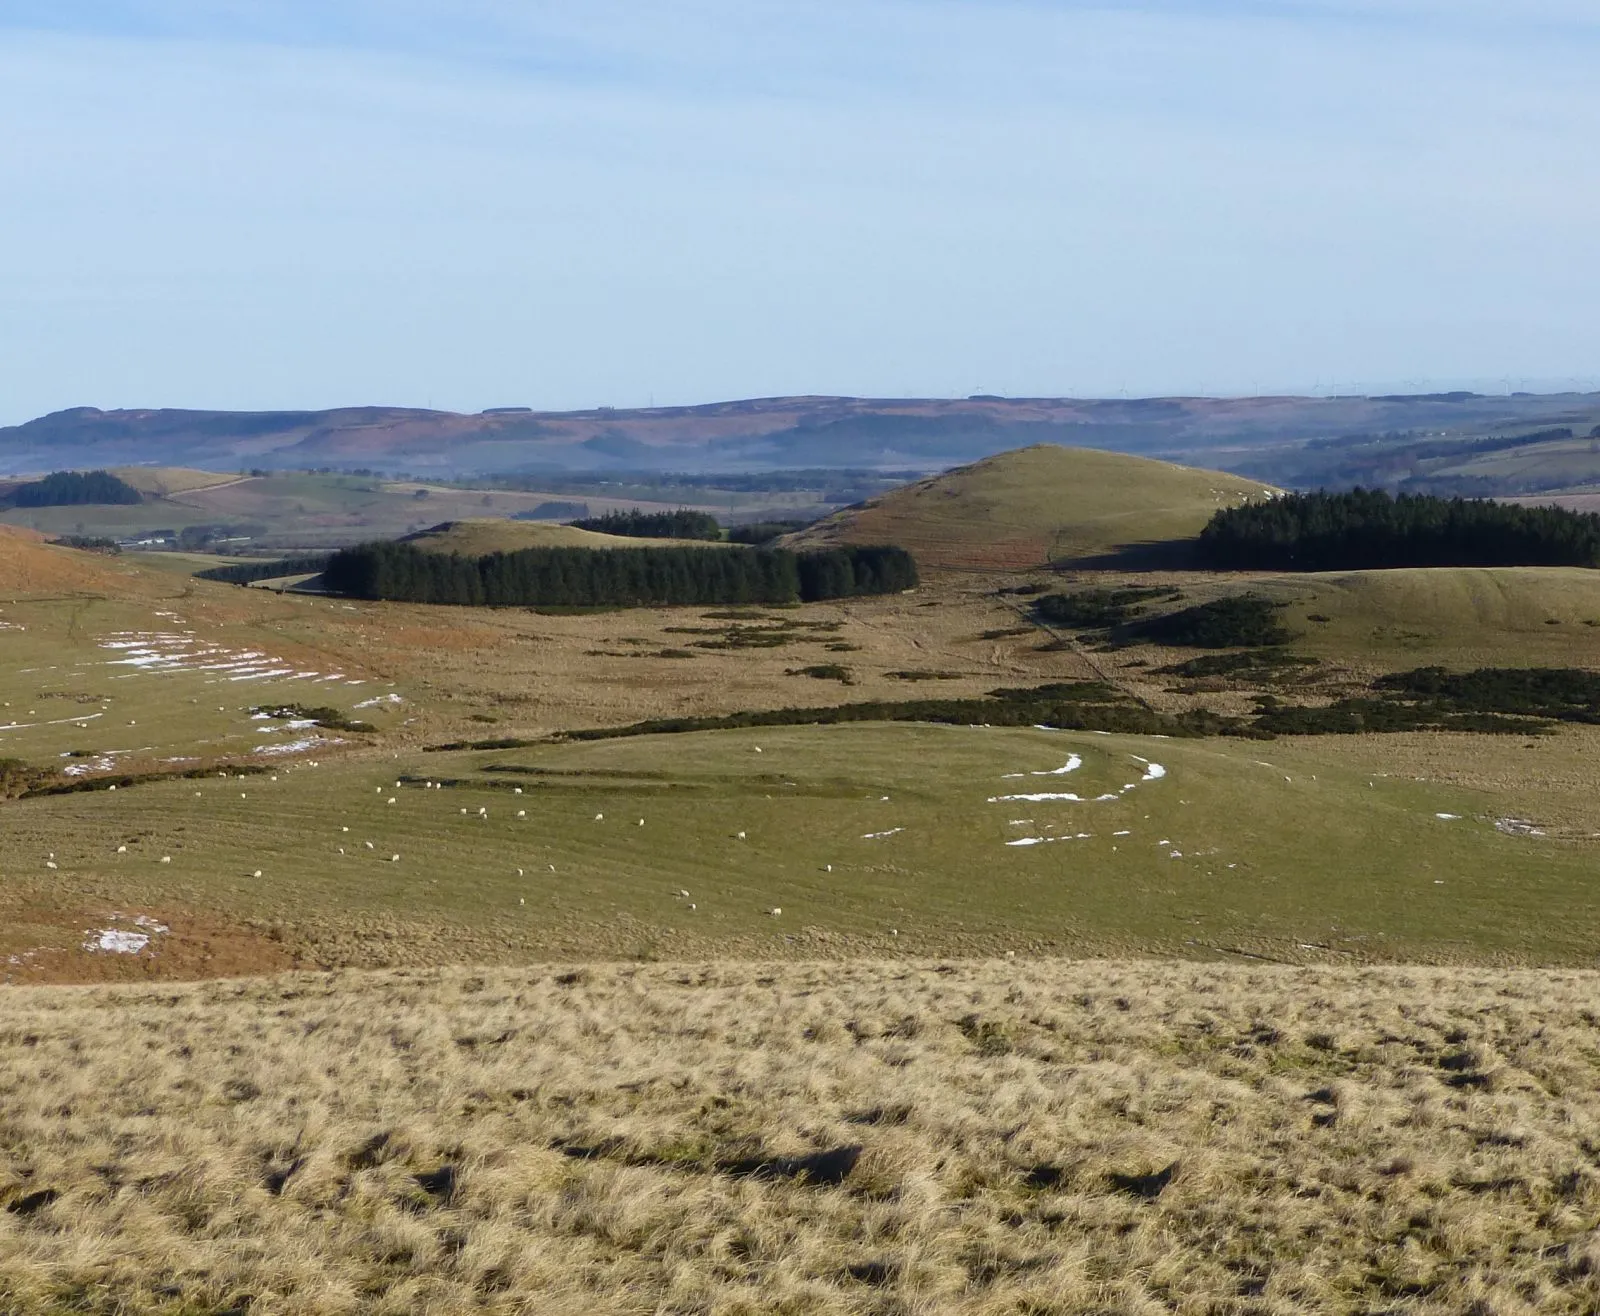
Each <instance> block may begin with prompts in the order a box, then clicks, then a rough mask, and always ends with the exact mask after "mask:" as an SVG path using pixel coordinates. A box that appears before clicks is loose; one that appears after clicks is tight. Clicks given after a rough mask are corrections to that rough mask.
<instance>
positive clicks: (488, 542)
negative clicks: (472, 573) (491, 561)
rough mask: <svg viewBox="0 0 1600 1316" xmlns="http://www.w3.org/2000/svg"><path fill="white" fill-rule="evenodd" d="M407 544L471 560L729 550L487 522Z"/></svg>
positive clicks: (436, 531) (437, 531)
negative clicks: (536, 553)
mask: <svg viewBox="0 0 1600 1316" xmlns="http://www.w3.org/2000/svg"><path fill="white" fill-rule="evenodd" d="M405 542H406V543H408V544H415V545H416V546H417V547H418V548H425V549H428V550H429V551H430V552H434V553H462V554H465V555H467V556H469V557H478V556H482V555H483V554H485V553H515V552H516V551H517V550H519V549H523V548H727V547H730V545H728V544H726V543H712V542H710V541H708V540H700V539H641V538H637V537H634V536H629V535H606V534H601V533H600V532H599V531H596V530H580V529H579V528H578V527H577V526H575V525H554V524H550V523H541V522H537V521H497V520H488V519H479V520H468V521H445V522H443V523H441V524H439V525H436V526H431V527H430V528H428V529H427V530H422V531H419V532H418V533H416V534H414V535H407V536H405Z"/></svg>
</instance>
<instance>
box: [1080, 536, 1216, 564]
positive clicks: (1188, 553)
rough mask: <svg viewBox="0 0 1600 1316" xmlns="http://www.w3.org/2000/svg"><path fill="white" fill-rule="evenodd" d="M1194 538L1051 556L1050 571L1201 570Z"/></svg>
mask: <svg viewBox="0 0 1600 1316" xmlns="http://www.w3.org/2000/svg"><path fill="white" fill-rule="evenodd" d="M1198 547H1199V542H1198V541H1197V540H1194V539H1158V540H1150V541H1147V542H1145V543H1139V544H1123V545H1121V546H1120V547H1118V548H1115V549H1113V550H1112V551H1111V552H1109V553H1091V554H1087V555H1085V556H1082V557H1058V558H1051V560H1050V564H1049V565H1050V570H1052V571H1200V570H1203V569H1204V567H1205V564H1204V563H1203V562H1202V561H1201V560H1200V554H1199V552H1198V551H1197V550H1198Z"/></svg>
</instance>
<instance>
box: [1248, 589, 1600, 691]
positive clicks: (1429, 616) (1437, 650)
mask: <svg viewBox="0 0 1600 1316" xmlns="http://www.w3.org/2000/svg"><path fill="white" fill-rule="evenodd" d="M1234 583H1235V582H1231V581H1230V584H1234ZM1248 588H1251V589H1254V590H1256V591H1257V592H1259V593H1262V594H1265V595H1267V596H1268V597H1271V598H1277V599H1279V600H1282V601H1285V602H1288V603H1289V605H1290V606H1289V607H1288V608H1287V609H1286V611H1285V613H1284V621H1285V623H1286V624H1287V625H1289V626H1290V628H1291V629H1292V630H1295V631H1297V632H1299V634H1300V638H1298V639H1296V640H1295V641H1294V648H1295V649H1296V650H1297V651H1303V652H1305V653H1308V654H1312V655H1315V656H1319V657H1321V656H1326V657H1333V658H1344V659H1347V660H1350V661H1354V662H1358V663H1366V664H1369V665H1371V664H1384V665H1389V666H1416V665H1420V664H1421V663H1423V662H1437V663H1440V664H1442V665H1445V666H1449V667H1457V668H1466V667H1479V666H1504V667H1541V666H1576V667H1584V666H1593V665H1594V664H1595V663H1596V661H1597V660H1600V571H1593V570H1586V569H1584V568H1581V567H1427V568H1423V567H1416V568H1401V569H1395V570H1389V571H1350V572H1326V573H1315V574H1309V575H1303V576H1294V575H1279V576H1272V577H1267V578H1263V579H1261V580H1259V581H1253V582H1251V584H1250V585H1249V586H1248ZM1314 618H1315V619H1318V620H1313V619H1314Z"/></svg>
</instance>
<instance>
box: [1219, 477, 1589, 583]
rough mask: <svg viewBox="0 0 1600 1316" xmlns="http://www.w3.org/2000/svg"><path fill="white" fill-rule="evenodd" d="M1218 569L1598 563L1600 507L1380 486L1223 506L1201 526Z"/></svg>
mask: <svg viewBox="0 0 1600 1316" xmlns="http://www.w3.org/2000/svg"><path fill="white" fill-rule="evenodd" d="M1199 556H1200V560H1201V561H1202V562H1203V563H1204V564H1205V565H1207V566H1209V567H1214V568H1217V569H1219V570H1263V569H1264V570H1274V571H1349V570H1358V569H1364V568H1373V567H1519V566H1529V567H1531V566H1541V567H1556V566H1561V567H1593V566H1600V515H1596V514H1595V513H1592V512H1571V511H1568V510H1566V509H1565V508H1561V507H1523V506H1519V505H1515V504H1511V503H1496V502H1489V501H1487V500H1483V499H1465V498H1436V497H1433V496H1431V495H1427V494H1400V495H1399V496H1398V497H1390V495H1388V494H1387V493H1384V492H1382V491H1381V490H1376V489H1354V490H1351V491H1349V492H1347V493H1309V494H1288V495H1286V496H1284V497H1282V498H1275V499H1273V500H1272V501H1270V502H1264V503H1249V504H1246V505H1245V506H1243V507H1230V508H1225V509H1223V510H1222V511H1220V512H1218V513H1217V514H1216V515H1215V516H1213V517H1212V518H1211V520H1210V522H1209V523H1208V524H1207V525H1206V527H1205V529H1204V530H1202V531H1201V532H1200V544H1199Z"/></svg>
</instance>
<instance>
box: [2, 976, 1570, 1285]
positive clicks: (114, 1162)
mask: <svg viewBox="0 0 1600 1316" xmlns="http://www.w3.org/2000/svg"><path fill="white" fill-rule="evenodd" d="M1597 990H1600V981H1597V980H1596V978H1595V977H1594V976H1593V975H1592V974H1574V973H1505V972H1489V971H1476V970H1475V971H1438V970H1415V969H1400V970H1382V971H1379V970H1367V971H1363V972H1349V971H1338V970H1327V969H1319V970H1283V969H1274V968H1271V967H1266V966H1253V967H1231V968H1223V967H1219V966H1194V965H1158V964H1150V963H1107V962H1089V963H1070V964H1069V963H1063V962H1060V961H1031V960H1027V959H1019V960H1017V961H1012V962H1002V963H990V964H984V965H979V964H970V963H938V964H935V963H929V962H926V961H923V962H899V963H894V964H886V963H866V964H857V965H850V966H841V965H837V964H826V965H817V964H790V965H781V964H779V965H774V964H748V965H730V964H710V963H676V964H660V965H645V966H614V965H606V966H597V965H591V966H573V965H562V966H559V967H550V968H543V969H538V968H536V969H522V970H513V971H488V972H464V971H457V972H450V973H394V974H381V975H350V974H343V975H338V976H333V977H325V976H314V975H294V976H290V977H287V978H280V979H276V980H273V981H255V982H237V983H225V984H208V985H204V986H197V987H192V988H181V987H180V988H172V987H168V986H164V987H161V988H159V989H157V990H149V989H127V988H122V989H98V990H88V991H85V990H83V989H39V990H36V991H32V992H28V993H12V994H10V996H9V998H8V1000H7V1002H6V1005H7V1015H6V1024H5V1027H4V1029H3V1030H0V1100H3V1102H4V1105H5V1108H6V1122H7V1123H6V1126H7V1129H8V1131H9V1136H8V1137H7V1139H6V1140H5V1142H4V1144H3V1145H0V1202H3V1203H4V1205H5V1207H6V1209H5V1211H4V1212H0V1305H3V1306H4V1307H5V1308H6V1309H7V1310H8V1311H13V1312H19V1313H24V1312H27V1313H31V1312H56V1311H85V1312H96V1313H101V1312H103V1313H110V1312H113V1311H115V1312H118V1313H123V1314H125V1316H174V1314H175V1313H179V1312H183V1313H191V1312H192V1313H201V1312H205V1313H219V1312H222V1311H224V1310H242V1309H245V1308H246V1307H248V1308H249V1309H250V1310H260V1311H273V1312H277V1311H285V1312H288V1311H293V1312H316V1313H319V1316H339V1314H341V1313H352V1314H353V1313H357V1312H363V1313H364V1312H370V1311H385V1312H387V1311H394V1312H401V1311H424V1310H425V1311H429V1312H435V1313H440V1314H441V1316H453V1314H454V1313H466V1312H479V1313H495V1314H503V1316H511V1313H523V1312H528V1311H534V1310H536V1311H538V1312H540V1313H550V1314H551V1316H579V1314H580V1313H590V1312H597V1311H603V1312H639V1313H644V1312H653V1311H685V1312H686V1311H694V1312H705V1313H719V1314H729V1316H731V1314H733V1313H750V1312H755V1311H763V1312H767V1311H772V1312H792V1313H800V1312H805V1313H821V1314H823V1316H898V1314H899V1313H905V1312H909V1311H920V1312H941V1313H944V1312H948V1313H956V1314H957V1316H1000V1314H1001V1313H1016V1312H1032V1313H1046V1312H1060V1313H1068V1312H1072V1313H1077V1312H1156V1311H1160V1312H1175V1313H1180V1316H1291V1314H1295V1316H1298V1314H1300V1313H1318V1314H1326V1316H1334V1314H1335V1313H1338V1314H1339V1316H1343V1313H1348V1312H1358V1311H1359V1312H1378V1311H1383V1312H1406V1313H1416V1316H1446V1314H1447V1313H1448V1314H1449V1316H1457V1314H1459V1313H1463V1312H1472V1313H1483V1314H1487V1313H1497V1314H1501V1316H1533V1313H1535V1312H1537V1313H1543V1314H1546V1316H1578V1314H1579V1313H1588V1312H1593V1311H1594V1310H1596V1308H1597V1306H1600V1279H1597V1276H1600V1244H1597V1241H1596V1237H1595V1234H1594V1232H1593V1225H1594V1219H1595V1212H1596V1209H1597V1203H1600V1176H1597V1174H1596V1172H1595V1169H1594V1164H1593V1162H1594V1156H1593V1146H1592V1134H1593V1129H1594V1128H1595V1126H1596V1121H1597V1120H1600V1099H1597V1095H1596V1085H1595V1083H1594V1081H1593V1077H1594V1065H1593V1032H1594V1022H1593V1006H1594V1001H1595V997H1596V992H1597Z"/></svg>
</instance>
